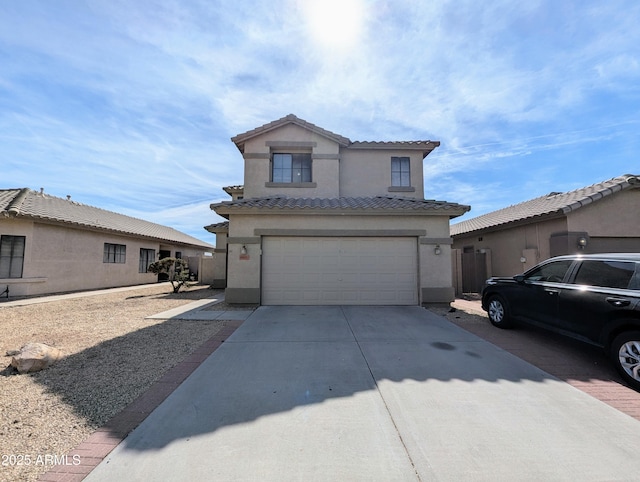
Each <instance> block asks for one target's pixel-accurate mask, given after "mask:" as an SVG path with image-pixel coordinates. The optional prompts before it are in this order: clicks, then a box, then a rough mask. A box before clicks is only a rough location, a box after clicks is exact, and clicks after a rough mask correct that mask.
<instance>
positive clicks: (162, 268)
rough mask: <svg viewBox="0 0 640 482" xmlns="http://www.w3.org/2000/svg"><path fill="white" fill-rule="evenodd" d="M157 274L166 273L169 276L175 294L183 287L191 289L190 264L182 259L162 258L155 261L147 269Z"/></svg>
mask: <svg viewBox="0 0 640 482" xmlns="http://www.w3.org/2000/svg"><path fill="white" fill-rule="evenodd" d="M147 269H148V270H149V271H151V272H152V273H155V274H160V273H166V274H167V275H169V281H170V282H171V286H173V292H174V293H177V292H178V291H180V288H182V287H183V286H184V287H185V288H189V287H190V286H191V285H190V284H189V280H190V277H189V264H188V263H187V262H186V261H185V260H184V259H180V258H162V259H161V260H159V261H154V262H153V263H151V264H150V265H149V268H147Z"/></svg>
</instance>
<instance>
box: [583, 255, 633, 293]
mask: <svg viewBox="0 0 640 482" xmlns="http://www.w3.org/2000/svg"><path fill="white" fill-rule="evenodd" d="M634 270H635V263H632V262H631V261H591V260H585V261H583V262H582V264H581V265H580V268H579V269H578V274H577V275H576V279H575V281H574V283H575V284H578V285H588V286H604V287H607V288H622V289H626V288H627V287H628V286H629V281H630V280H631V277H632V276H633V272H634Z"/></svg>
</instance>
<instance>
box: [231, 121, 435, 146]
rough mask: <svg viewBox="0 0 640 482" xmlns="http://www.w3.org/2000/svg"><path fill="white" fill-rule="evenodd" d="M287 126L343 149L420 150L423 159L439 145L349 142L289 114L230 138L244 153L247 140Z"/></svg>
mask: <svg viewBox="0 0 640 482" xmlns="http://www.w3.org/2000/svg"><path fill="white" fill-rule="evenodd" d="M287 124H296V125H298V126H300V127H303V128H305V129H308V130H310V131H312V132H315V133H317V134H320V135H322V136H324V137H327V138H329V139H332V140H334V141H335V142H337V143H338V144H340V145H341V146H343V147H347V146H348V147H353V148H356V149H357V148H360V149H411V150H422V151H423V157H426V156H427V155H428V154H429V153H430V152H431V151H432V150H433V149H435V148H436V147H438V146H439V145H440V142H439V141H429V140H425V141H389V142H385V141H353V142H352V141H351V140H350V139H349V138H347V137H344V136H341V135H340V134H336V133H335V132H331V131H328V130H326V129H323V128H322V127H319V126H317V125H315V124H312V123H311V122H307V121H306V120H304V119H300V118H299V117H297V116H295V115H294V114H289V115H287V116H285V117H282V118H281V119H277V120H274V121H272V122H269V123H268V124H265V125H263V126H260V127H256V128H255V129H251V130H250V131H247V132H244V133H242V134H238V135H237V136H235V137H232V138H231V140H232V141H233V142H234V143H235V144H236V146H237V147H238V149H239V150H240V152H243V151H244V143H245V141H247V140H248V139H251V138H252V137H255V136H258V135H260V134H263V133H265V132H269V131H271V130H274V129H277V128H278V127H282V126H284V125H287Z"/></svg>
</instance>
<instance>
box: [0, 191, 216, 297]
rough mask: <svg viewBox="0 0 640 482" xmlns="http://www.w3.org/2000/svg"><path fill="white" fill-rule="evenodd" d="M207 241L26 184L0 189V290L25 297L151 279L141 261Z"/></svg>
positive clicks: (207, 249) (202, 248) (196, 253)
mask: <svg viewBox="0 0 640 482" xmlns="http://www.w3.org/2000/svg"><path fill="white" fill-rule="evenodd" d="M213 249H214V247H213V246H212V245H210V244H208V243H205V242H203V241H200V240H198V239H196V238H193V237H192V236H189V235H187V234H184V233H181V232H180V231H177V230H175V229H173V228H169V227H166V226H162V225H159V224H155V223H151V222H148V221H143V220H141V219H136V218H133V217H129V216H125V215H122V214H117V213H114V212H110V211H106V210H104V209H100V208H97V207H93V206H88V205H86V204H81V203H78V202H76V201H72V200H71V199H70V198H67V199H62V198H59V197H55V196H51V195H49V194H46V193H44V191H42V190H41V191H40V192H37V191H33V190H31V189H28V188H22V189H1V190H0V294H2V295H3V296H4V297H9V296H30V295H42V294H50V293H60V292H70V291H80V290H88V289H101V288H111V287H118V286H130V285H138V284H145V283H154V282H156V281H157V280H158V276H157V275H155V274H153V273H149V272H147V267H148V266H149V264H150V263H151V262H153V261H155V260H157V259H159V258H164V257H168V256H174V257H181V258H183V259H188V261H189V268H190V270H191V271H193V272H197V271H198V266H199V260H200V259H202V256H203V255H204V254H205V253H212V252H213Z"/></svg>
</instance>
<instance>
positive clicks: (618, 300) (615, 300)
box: [607, 296, 631, 308]
mask: <svg viewBox="0 0 640 482" xmlns="http://www.w3.org/2000/svg"><path fill="white" fill-rule="evenodd" d="M607 303H609V304H610V305H613V306H617V307H619V308H620V307H622V306H629V305H630V304H631V301H629V300H626V299H624V298H615V297H613V296H609V297H608V298H607Z"/></svg>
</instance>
